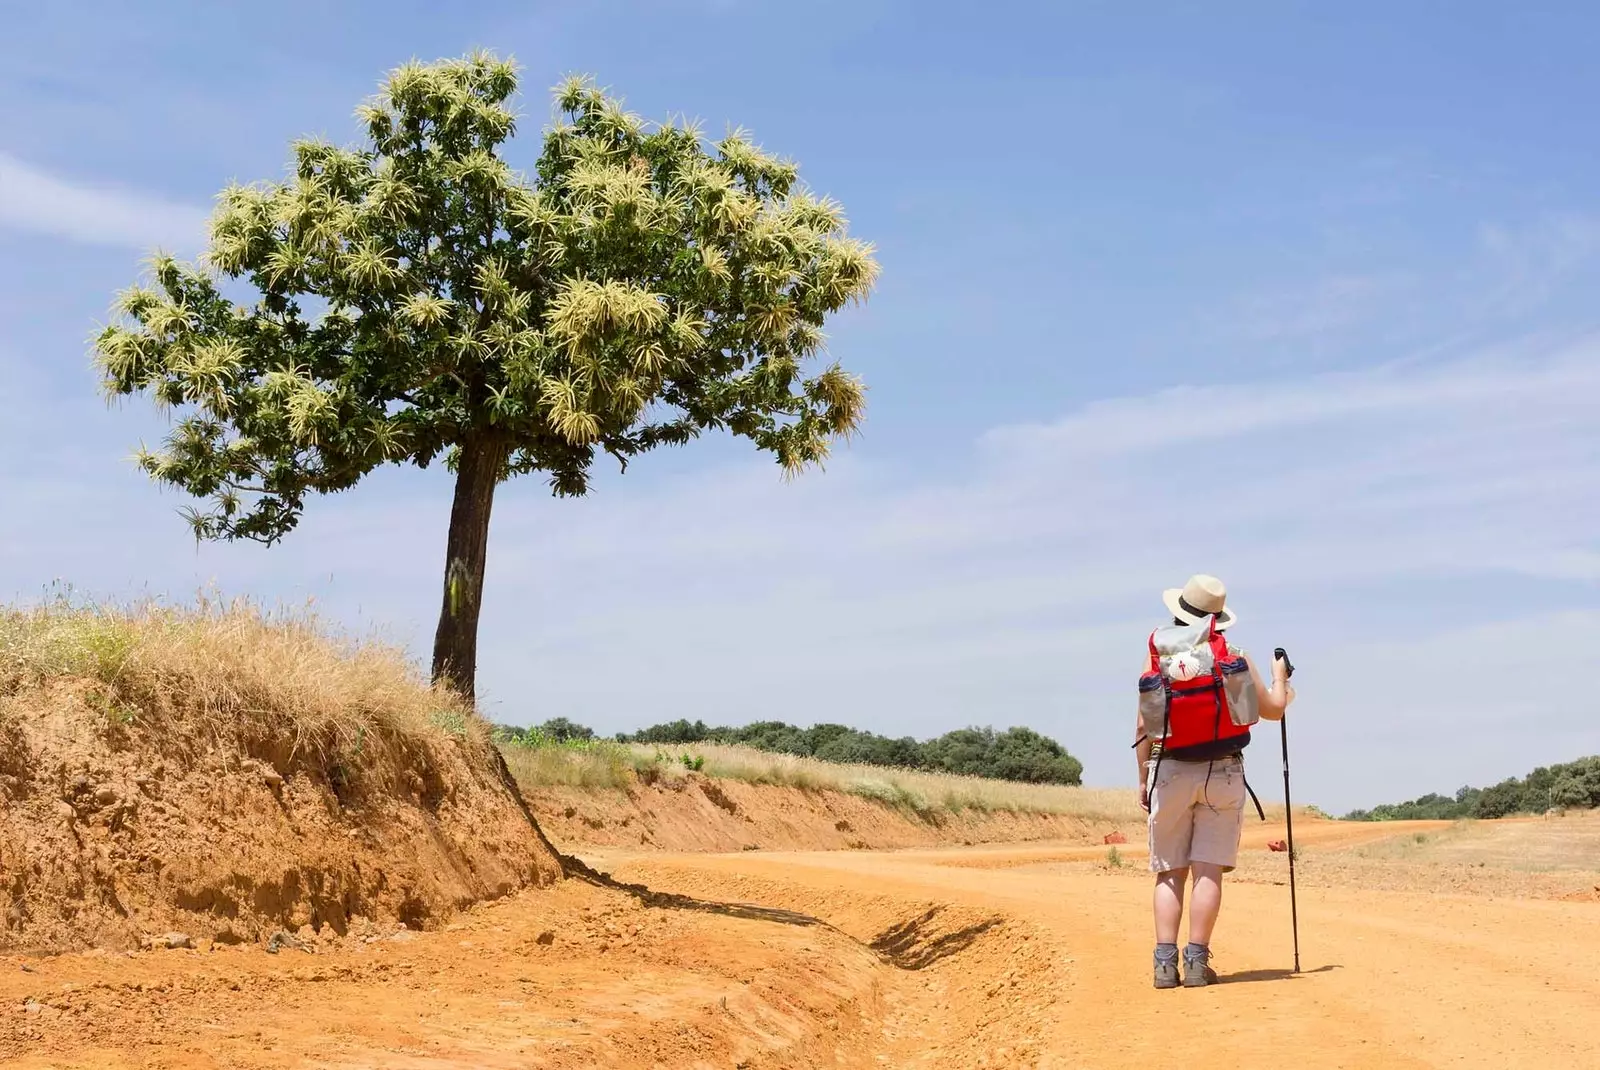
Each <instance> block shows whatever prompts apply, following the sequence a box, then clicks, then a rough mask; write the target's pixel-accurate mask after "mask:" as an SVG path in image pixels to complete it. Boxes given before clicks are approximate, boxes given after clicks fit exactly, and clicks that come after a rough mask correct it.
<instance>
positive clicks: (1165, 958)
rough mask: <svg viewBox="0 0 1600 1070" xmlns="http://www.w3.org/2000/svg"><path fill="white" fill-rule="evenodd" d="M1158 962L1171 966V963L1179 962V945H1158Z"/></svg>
mask: <svg viewBox="0 0 1600 1070" xmlns="http://www.w3.org/2000/svg"><path fill="white" fill-rule="evenodd" d="M1156 961H1157V962H1165V963H1168V964H1169V965H1170V964H1171V963H1174V962H1177V961H1178V945H1177V944H1157V945H1156Z"/></svg>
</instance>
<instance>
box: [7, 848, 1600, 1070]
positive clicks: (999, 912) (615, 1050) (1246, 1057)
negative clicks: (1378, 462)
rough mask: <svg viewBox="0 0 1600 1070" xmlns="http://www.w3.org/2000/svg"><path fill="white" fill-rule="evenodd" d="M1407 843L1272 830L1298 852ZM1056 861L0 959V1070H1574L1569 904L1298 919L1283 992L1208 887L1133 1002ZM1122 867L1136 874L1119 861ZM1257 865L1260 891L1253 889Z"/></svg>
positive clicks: (779, 878) (759, 877)
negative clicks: (1201, 905) (1171, 986)
mask: <svg viewBox="0 0 1600 1070" xmlns="http://www.w3.org/2000/svg"><path fill="white" fill-rule="evenodd" d="M1431 827H1434V826H1431V825H1407V826H1392V825H1391V826H1351V825H1343V824H1336V823H1331V822H1307V823H1305V824H1304V825H1303V826H1297V828H1296V830H1295V831H1296V840H1297V841H1298V842H1299V843H1301V844H1303V845H1305V846H1307V847H1311V848H1316V847H1318V846H1319V845H1328V844H1336V843H1337V844H1344V845H1349V844H1351V843H1355V842H1360V841H1361V840H1362V839H1363V838H1376V837H1381V836H1388V835H1393V834H1395V833H1398V832H1410V831H1413V830H1416V829H1419V828H1431ZM1258 828H1260V827H1259V826H1258ZM1281 834H1282V833H1281V831H1278V830H1264V831H1259V832H1252V833H1251V839H1249V840H1247V848H1248V849H1249V851H1250V852H1251V854H1252V855H1254V854H1256V853H1264V852H1263V847H1262V844H1261V843H1258V842H1255V841H1256V840H1261V841H1264V840H1265V839H1267V838H1276V837H1277V836H1280V835H1281ZM1088 852H1094V853H1095V854H1096V855H1098V857H1099V858H1100V859H1102V860H1103V859H1104V854H1105V849H1104V848H1103V847H1100V848H1088V847H1083V846H1081V845H1080V846H1071V845H1068V846H1059V847H1046V846H1037V847H1035V846H1029V847H1021V848H1018V847H1010V848H993V847H990V848H978V849H966V850H963V849H959V848H957V849H942V850H918V851H906V852H896V853H869V852H860V851H857V852H831V853H792V854H766V853H752V852H742V853H736V854H732V855H669V854H662V853H639V852H637V850H635V851H634V853H632V854H623V853H620V852H614V853H612V854H610V855H609V857H605V856H596V857H595V858H594V859H593V861H595V863H596V864H597V865H602V868H611V869H612V870H613V872H614V873H615V875H616V876H617V877H618V878H621V879H622V880H625V881H642V882H645V883H647V884H649V885H650V886H651V887H653V888H656V889H659V890H662V891H667V892H674V893H681V894H679V895H652V894H648V893H645V892H642V891H637V890H636V891H635V892H631V893H630V892H629V891H627V890H623V889H617V888H606V887H597V886H594V885H591V884H585V883H582V882H580V881H567V882H565V883H563V884H561V885H559V886H558V887H556V888H555V889H552V890H548V891H540V892H524V893H521V894H519V895H516V896H513V897H510V898H507V899H504V900H501V901H499V902H496V903H492V904H485V905H481V906H479V907H476V908H474V909H472V910H470V911H468V912H467V913H466V914H465V915H463V916H462V917H461V918H460V919H459V920H458V921H457V922H456V923H453V924H452V925H451V926H449V927H447V928H446V929H444V930H443V931H438V932H429V933H417V934H413V933H406V934H404V935H403V936H402V937H401V938H400V939H398V940H396V939H394V937H393V933H392V931H391V930H389V929H383V930H374V931H372V932H367V933H363V932H361V931H360V930H359V929H355V930H352V932H351V934H350V935H349V936H347V937H346V938H344V939H343V940H341V941H338V942H336V943H330V944H328V945H326V946H322V947H319V948H318V949H317V954H315V955H308V954H304V953H300V952H289V951H285V952H282V953H280V954H279V955H277V956H276V957H273V956H269V955H267V954H266V953H265V952H264V951H262V950H260V949H258V948H248V949H241V948H221V949H202V950H195V951H187V950H185V951H159V952H139V953H134V954H131V955H126V956H124V955H116V954H106V953H89V954H69V955H62V956H58V957H55V958H50V959H34V960H28V961H26V962H24V960H20V959H16V958H13V959H10V960H4V959H0V1059H4V1060H7V1062H6V1064H5V1065H7V1066H17V1067H22V1068H27V1070H42V1068H45V1067H51V1068H56V1067H107V1068H123V1067H142V1068H156V1067H173V1068H181V1070H199V1068H211V1067H287V1066H320V1067H395V1068H412V1070H465V1068H468V1067H485V1068H498V1067H580V1066H604V1067H616V1068H619V1070H634V1068H639V1070H644V1068H651V1070H653V1068H656V1067H662V1068H666V1067H670V1068H673V1070H677V1068H680V1067H684V1068H688V1067H719V1068H729V1067H741V1066H742V1067H748V1068H757V1067H794V1068H800V1067H852V1068H853V1067H882V1066H888V1067H930V1068H933V1067H947V1068H951V1070H957V1068H959V1070H967V1068H972V1067H985V1066H990V1067H1040V1068H1046V1067H1051V1068H1066V1067H1135V1066H1148V1065H1152V1064H1154V1063H1157V1062H1162V1061H1171V1060H1172V1059H1173V1058H1175V1057H1182V1058H1190V1057H1192V1053H1194V1052H1215V1053H1226V1061H1227V1062H1228V1063H1230V1064H1232V1065H1237V1066H1243V1067H1247V1068H1248V1067H1277V1066H1283V1065H1297V1066H1303V1067H1341V1068H1365V1067H1372V1068H1377V1067H1385V1068H1387V1067H1434V1066H1452V1067H1456V1066H1466V1067H1497V1068H1498V1067H1505V1066H1541V1067H1542V1066H1592V1065H1597V1064H1600V1041H1596V1040H1595V1039H1594V1038H1593V1028H1594V1023H1595V1022H1596V1021H1600V979H1597V978H1596V976H1595V973H1594V971H1593V969H1592V966H1591V965H1590V964H1589V963H1588V961H1587V960H1586V958H1585V956H1583V955H1581V954H1579V953H1578V951H1579V949H1584V948H1587V947H1588V946H1590V945H1592V943H1593V936H1594V934H1595V933H1596V932H1597V931H1600V915H1597V914H1596V913H1595V911H1596V909H1597V908H1596V907H1595V906H1594V905H1593V904H1591V903H1579V902H1555V901H1548V900H1526V899H1511V898H1471V899H1469V898H1466V897H1461V896H1427V895H1419V894H1415V893H1407V892H1398V891H1395V892H1379V893H1373V892H1370V891H1367V890H1364V889H1361V888H1335V887H1315V888H1302V889H1301V895H1300V925H1301V946H1302V959H1303V962H1302V965H1303V971H1304V972H1302V973H1300V974H1298V975H1291V974H1290V973H1289V972H1288V967H1289V965H1290V950H1289V903H1288V896H1287V894H1286V889H1283V888H1280V887H1275V886H1273V885H1272V884H1251V883H1243V882H1239V883H1235V884H1233V885H1231V886H1230V887H1229V889H1228V891H1227V899H1228V901H1227V904H1226V906H1225V908H1224V912H1223V918H1222V922H1221V924H1220V926H1219V929H1218V932H1217V934H1216V937H1215V939H1214V941H1213V945H1214V947H1215V948H1216V949H1217V952H1218V959H1219V961H1218V966H1219V968H1220V969H1221V971H1222V973H1223V974H1224V977H1225V980H1226V981H1227V982H1228V983H1225V984H1222V985H1218V986H1216V987H1213V988H1211V989H1207V990H1205V991H1186V990H1178V991H1172V992H1156V991H1154V990H1152V989H1151V988H1150V985H1149V976H1148V958H1149V937H1148V924H1149V923H1148V917H1147V913H1148V906H1147V904H1148V885H1149V880H1148V876H1147V875H1144V874H1142V873H1140V872H1138V871H1137V870H1133V869H1130V870H1113V869H1108V868H1104V867H1103V866H1102V867H1091V866H1087V865H1079V866H1073V865H1054V863H1055V862H1058V861H1062V860H1063V857H1064V856H1065V858H1067V859H1070V858H1071V857H1079V856H1081V857H1089V855H1088ZM1124 853H1125V854H1126V855H1127V857H1128V858H1129V860H1130V861H1134V862H1136V861H1137V859H1138V852H1137V844H1130V845H1128V848H1125V849H1124ZM1273 860H1276V861H1277V862H1278V863H1280V864H1282V865H1286V864H1287V860H1286V859H1285V857H1284V856H1283V855H1281V854H1278V855H1273V856H1270V859H1269V860H1268V862H1266V863H1263V864H1270V862H1271V861H1273ZM1257 861H1259V860H1257ZM1041 863H1043V864H1041ZM1052 867H1053V868H1052ZM740 901H744V902H749V903H760V904H762V906H761V907H748V906H737V905H733V904H736V903H738V902H740ZM24 965H26V966H27V967H28V969H29V970H30V971H31V972H24V970H23V967H24ZM1175 1038H1181V1039H1175ZM1175 1051H1176V1052H1180V1053H1181V1052H1188V1053H1191V1054H1190V1055H1178V1056H1175V1055H1174V1052H1175Z"/></svg>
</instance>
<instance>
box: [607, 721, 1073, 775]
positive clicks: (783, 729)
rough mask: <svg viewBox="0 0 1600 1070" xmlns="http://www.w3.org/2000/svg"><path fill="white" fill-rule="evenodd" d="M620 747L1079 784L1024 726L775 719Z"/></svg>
mask: <svg viewBox="0 0 1600 1070" xmlns="http://www.w3.org/2000/svg"><path fill="white" fill-rule="evenodd" d="M617 739H618V741H619V742H623V743H662V744H671V743H679V744H683V743H727V744H737V745H740V746H745V747H753V748H755V749H756V750H763V751H772V752H776V753H780V754H795V755H801V756H803V757H809V758H816V759H817V760H819V761H824V762H842V763H856V764H868V765H883V766H891V767H893V768H897V769H920V770H927V771H930V772H942V773H956V774H959V775H962V776H976V777H987V778H989V779H991V780H1015V781H1021V782H1024V783H1029V784H1072V785H1077V784H1081V783H1082V782H1083V763H1082V762H1080V761H1078V759H1076V758H1074V757H1073V756H1072V755H1070V754H1068V753H1067V750H1066V748H1065V747H1063V746H1062V745H1061V744H1059V743H1057V742H1056V741H1055V740H1053V739H1050V738H1049V737H1048V736H1043V735H1040V734H1039V733H1038V732H1035V731H1034V730H1033V729H1031V728H1020V727H1019V728H1008V729H1006V730H1005V731H1004V732H996V731H995V730H994V729H993V728H958V729H956V730H955V731H953V732H946V733H945V734H944V735H942V736H939V737H937V738H935V739H930V740H926V741H923V742H918V741H917V740H916V739H914V738H912V737H911V736H902V737H900V738H898V739H895V738H891V737H889V736H880V735H878V734H877V733H876V732H863V731H862V730H861V729H859V728H851V727H850V726H848V725H842V724H819V725H812V726H811V727H810V728H800V727H798V726H796V725H792V724H786V723H784V722H783V721H757V722H755V723H754V724H748V725H745V726H744V727H742V728H733V727H714V726H710V725H707V724H706V723H705V722H704V721H694V722H690V721H686V720H681V719H680V720H677V721H672V722H669V723H667V724H658V725H651V726H650V727H649V728H645V729H642V730H640V731H638V732H634V733H632V734H631V735H630V734H628V733H620V734H619V735H618V736H617Z"/></svg>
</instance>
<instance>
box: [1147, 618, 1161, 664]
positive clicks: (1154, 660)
mask: <svg viewBox="0 0 1600 1070" xmlns="http://www.w3.org/2000/svg"><path fill="white" fill-rule="evenodd" d="M1160 630H1161V629H1160V628H1157V629H1155V631H1152V632H1151V633H1150V671H1151V672H1160V671H1161V655H1160V654H1157V653H1156V632H1158V631H1160Z"/></svg>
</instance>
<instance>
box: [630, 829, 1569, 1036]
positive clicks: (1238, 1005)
mask: <svg viewBox="0 0 1600 1070" xmlns="http://www.w3.org/2000/svg"><path fill="white" fill-rule="evenodd" d="M1419 827H1421V826H1419ZM1085 853H1086V852H1085V850H1084V849H1082V848H1067V849H1059V848H1058V849H1054V850H1053V851H1052V849H1050V848H1013V849H999V850H996V849H977V850H958V851H948V852H940V851H919V852H905V853H897V854H878V855H864V854H854V853H851V854H839V853H834V854H796V855H763V856H758V857H750V856H745V857H728V856H698V857H694V856H690V857H674V858H670V859H654V860H633V861H628V862H626V863H624V864H623V865H621V866H620V867H619V872H621V873H623V874H624V875H626V876H628V877H630V878H644V879H647V880H649V881H650V882H652V883H653V884H656V885H660V886H665V887H673V886H676V887H682V888H685V889H688V890H694V889H701V890H705V891H710V890H713V889H715V890H717V891H718V892H719V893H720V894H722V895H724V896H732V897H736V898H742V897H744V895H746V894H749V895H755V896H760V897H762V898H763V901H766V902H770V903H775V904H777V905H784V906H791V907H794V908H796V909H807V910H812V911H814V912H816V913H817V914H818V915H819V916H821V917H823V918H826V919H827V920H829V921H830V922H833V923H834V924H836V925H838V926H839V927H840V928H842V929H843V930H845V931H846V932H848V933H851V934H852V935H855V936H858V937H860V938H863V939H866V938H868V937H869V936H870V932H869V930H871V929H872V928H873V926H874V925H875V924H876V920H875V919H874V918H873V917H871V915H872V914H873V913H874V911H872V910H870V909H868V910H863V909H862V907H863V904H865V903H869V902H871V901H873V900H877V899H882V898H883V897H892V898H899V899H902V900H908V901H917V902H922V901H928V902H937V903H942V904H946V905H949V906H959V907H961V908H964V909H965V910H967V911H969V912H971V911H976V912H978V913H980V914H982V913H990V914H992V915H994V916H997V917H1001V918H1004V919H1006V920H1008V921H1009V922H1011V923H1012V924H1013V926H1025V927H1026V928H1027V929H1029V930H1031V931H1032V933H1033V934H1035V935H1034V940H1035V941H1039V942H1042V943H1043V944H1044V946H1046V947H1047V948H1048V949H1049V955H1050V957H1051V958H1052V959H1053V960H1054V963H1055V964H1056V965H1058V966H1064V967H1065V968H1064V969H1060V970H1051V971H1046V972H1045V973H1044V975H1042V976H1023V977H1021V978H1018V979H1015V980H1012V981H1006V980H1005V979H1004V978H1003V977H1002V978H1001V982H1002V985H1009V988H1008V989H1007V991H1008V993H1009V994H1010V996H1011V997H1012V999H1014V1000H1018V1001H1020V1002H1022V1003H1024V1004H1028V1005H1032V1006H1035V1007H1045V1006H1048V1007H1049V1008H1050V1013H1049V1014H1048V1015H1047V1016H1046V1020H1043V1021H1036V1022H1034V1023H1032V1025H1033V1027H1034V1029H1035V1030H1036V1031H1035V1032H1034V1033H1033V1034H1032V1035H1026V1034H1023V1033H1019V1032H1018V1031H1017V1030H1016V1029H1015V1028H1014V1026H1015V1024H1016V1023H1015V1022H1011V1021H1008V1020H1007V1019H1006V1018H1005V1017H1004V1015H1003V1013H1001V1012H1002V1008H1001V1007H1000V1006H999V1005H998V1003H997V996H996V993H995V991H994V988H995V980H996V978H995V977H994V976H993V974H994V972H995V971H994V969H993V964H992V963H990V962H986V961H984V960H982V959H981V958H974V956H975V955H976V954H977V952H978V949H979V948H980V947H981V946H982V945H983V942H984V940H983V939H980V941H979V942H978V944H977V945H976V946H975V947H974V948H971V949H967V950H964V951H962V952H961V953H960V954H959V955H955V956H952V957H951V958H950V959H949V960H948V962H947V963H945V964H942V965H946V966H948V967H949V968H948V969H946V970H944V971H943V973H942V974H941V975H940V976H939V977H938V978H937V979H936V981H934V982H932V983H928V982H923V981H921V980H920V979H916V978H914V977H911V976H909V975H902V979H901V980H900V982H899V983H898V984H897V985H894V986H892V987H891V993H890V998H889V1002H890V1004H891V1005H894V1006H896V1007H897V1008H898V1018H897V1020H896V1022H895V1024H894V1026H893V1031H894V1032H895V1033H896V1034H897V1035H895V1036H891V1037H887V1038H886V1039H885V1042H884V1045H883V1047H882V1048H881V1049H880V1052H879V1057H880V1058H879V1061H880V1065H887V1066H894V1067H924V1066H925V1067H951V1068H954V1067H965V1066H981V1065H995V1066H1007V1065H1016V1066H1037V1067H1040V1068H1052V1067H1061V1068H1065V1067H1085V1068H1097V1067H1104V1068H1119V1067H1146V1066H1150V1065H1156V1064H1159V1063H1162V1062H1166V1061H1170V1060H1171V1059H1172V1052H1173V1050H1174V1046H1175V1045H1176V1046H1178V1047H1179V1048H1181V1049H1184V1050H1188V1051H1226V1052H1228V1053H1230V1054H1229V1056H1228V1060H1227V1061H1228V1062H1229V1063H1231V1064H1232V1065H1235V1066H1240V1067H1278V1066H1284V1065H1295V1066H1299V1067H1339V1068H1357V1067H1373V1068H1377V1067H1478V1066H1481V1067H1496V1068H1499V1067H1524V1066H1525V1067H1554V1066H1571V1067H1578V1066H1600V1035H1597V1027H1596V1023H1600V980H1597V977H1596V971H1595V969H1594V966H1593V964H1592V962H1590V961H1589V959H1588V954H1589V952H1588V951H1587V950H1585V949H1592V948H1593V947H1594V946H1595V939H1596V937H1597V936H1600V911H1597V909H1596V907H1595V905H1593V904H1585V903H1560V902H1549V901H1535V900H1511V899H1492V898H1483V897H1472V898H1468V897H1456V896H1433V895H1420V894H1409V893H1396V892H1381V893H1371V892H1365V891H1362V890H1358V889H1325V888H1319V889H1302V891H1301V894H1300V924H1301V952H1302V954H1301V959H1302V961H1301V965H1302V969H1303V971H1304V972H1302V973H1301V974H1300V975H1298V976H1293V975H1291V974H1290V972H1289V970H1288V967H1289V966H1290V965H1291V962H1292V956H1291V950H1290V922H1289V897H1288V889H1287V888H1286V887H1279V886H1275V885H1262V884H1234V885H1231V886H1229V887H1228V888H1227V890H1226V900H1225V908H1224V911H1223V919H1222V921H1221V923H1220V925H1219V928H1218V932H1217V934H1216V936H1215V937H1214V939H1213V946H1214V947H1215V948H1216V950H1217V953H1218V959H1219V961H1218V966H1219V968H1220V969H1221V971H1222V972H1223V973H1224V974H1225V976H1226V980H1227V983H1225V984H1222V985H1218V986H1216V987H1214V988H1212V989H1208V990H1202V991H1184V990H1178V991H1167V992H1157V991H1155V990H1154V989H1152V988H1151V986H1150V981H1149V974H1148V966H1147V962H1148V956H1149V946H1150V939H1149V935H1148V926H1149V920H1148V908H1147V902H1148V892H1147V889H1148V884H1149V882H1148V878H1147V877H1145V876H1144V875H1143V874H1141V873H1137V872H1130V873H1123V872H1118V871H1110V870H1100V871H1096V870H1094V869H1091V868H1089V867H1086V866H1084V865H1081V864H1078V865H1072V864H1063V863H1061V862H1058V861H1053V860H1052V858H1053V857H1059V858H1067V859H1071V858H1073V857H1082V856H1083V855H1084V854H1085ZM1099 856H1100V857H1102V858H1103V857H1104V851H1103V849H1099ZM975 863H976V864H975ZM858 915H864V916H862V917H859V918H858ZM863 922H864V924H863ZM986 939H987V938H986ZM995 939H998V938H995ZM991 942H992V940H991ZM1035 946H1038V945H1037V943H1036V945H1035ZM1014 951H1015V945H1014V944H1013V945H1012V946H1001V947H999V948H990V952H991V954H993V953H998V954H999V955H1000V956H1001V957H1002V959H1003V957H1004V956H1006V955H1008V954H1012V953H1014ZM951 1023H959V1024H961V1025H962V1026H963V1027H964V1028H965V1029H966V1030H967V1031H969V1032H974V1033H976V1034H977V1035H978V1036H980V1037H982V1038H983V1039H982V1040H981V1042H979V1043H976V1044H974V1043H971V1042H966V1043H962V1042H960V1038H955V1039H954V1040H952V1038H951V1037H950V1036H949V1033H950V1032H951V1030H950V1029H949V1025H950V1024H951ZM923 1038H926V1039H927V1040H928V1041H933V1040H937V1041H940V1042H942V1043H939V1044H930V1043H927V1042H926V1041H925V1040H924V1039H923ZM1002 1049H1003V1050H1004V1052H1005V1054H1003V1055H997V1054H996V1053H997V1052H999V1051H1001V1050H1002ZM985 1056H987V1060H986V1059H985ZM963 1060H967V1061H963Z"/></svg>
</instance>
